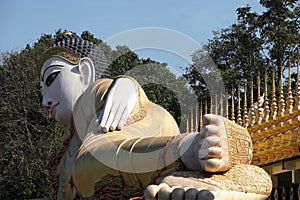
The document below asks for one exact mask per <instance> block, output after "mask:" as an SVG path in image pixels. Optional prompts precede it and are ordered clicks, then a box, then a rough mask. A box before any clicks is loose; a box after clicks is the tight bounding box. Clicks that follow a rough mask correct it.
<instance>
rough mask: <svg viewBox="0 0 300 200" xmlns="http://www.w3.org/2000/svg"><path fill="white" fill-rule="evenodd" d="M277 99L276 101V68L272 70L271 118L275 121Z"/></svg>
mask: <svg viewBox="0 0 300 200" xmlns="http://www.w3.org/2000/svg"><path fill="white" fill-rule="evenodd" d="M277 109H278V107H277V99H276V87H275V68H274V67H273V70H272V104H271V118H272V119H273V120H275V119H276V117H277Z"/></svg>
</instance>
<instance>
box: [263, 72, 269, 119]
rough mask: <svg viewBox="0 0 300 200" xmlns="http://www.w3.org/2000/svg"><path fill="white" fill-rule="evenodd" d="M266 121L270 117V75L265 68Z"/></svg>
mask: <svg viewBox="0 0 300 200" xmlns="http://www.w3.org/2000/svg"><path fill="white" fill-rule="evenodd" d="M264 105H265V106H264V121H265V122H268V121H269V117H270V108H269V99H268V74H267V68H265V93H264Z"/></svg>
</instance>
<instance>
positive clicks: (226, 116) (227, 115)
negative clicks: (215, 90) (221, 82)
mask: <svg viewBox="0 0 300 200" xmlns="http://www.w3.org/2000/svg"><path fill="white" fill-rule="evenodd" d="M225 118H226V119H228V118H229V111H228V88H227V87H226V89H225Z"/></svg>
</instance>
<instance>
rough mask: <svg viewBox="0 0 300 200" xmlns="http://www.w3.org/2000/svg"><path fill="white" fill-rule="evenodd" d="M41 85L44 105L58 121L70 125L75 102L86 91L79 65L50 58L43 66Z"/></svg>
mask: <svg viewBox="0 0 300 200" xmlns="http://www.w3.org/2000/svg"><path fill="white" fill-rule="evenodd" d="M40 85H41V88H42V95H43V101H42V103H43V105H44V106H46V107H47V108H48V109H49V112H50V114H51V116H52V117H53V118H54V119H55V120H56V121H58V122H59V123H61V124H64V125H68V124H69V122H70V120H71V117H72V111H73V107H74V104H75V103H76V101H77V100H78V98H79V97H80V95H81V94H82V93H83V91H84V85H83V81H82V76H81V73H80V72H79V70H78V65H72V64H70V63H68V62H66V61H64V60H63V59H60V58H50V59H49V60H47V61H46V62H45V63H44V64H43V66H42V69H41V77H40Z"/></svg>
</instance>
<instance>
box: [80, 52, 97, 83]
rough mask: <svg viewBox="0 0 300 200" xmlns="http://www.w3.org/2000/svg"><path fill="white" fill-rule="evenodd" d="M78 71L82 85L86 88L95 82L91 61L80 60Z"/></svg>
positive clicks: (87, 59)
mask: <svg viewBox="0 0 300 200" xmlns="http://www.w3.org/2000/svg"><path fill="white" fill-rule="evenodd" d="M79 71H80V73H81V75H82V81H83V84H84V85H85V86H86V87H88V86H90V85H91V84H92V83H93V82H94V81H95V67H94V64H93V62H92V60H91V59H89V58H87V57H85V58H81V59H80V62H79Z"/></svg>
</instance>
